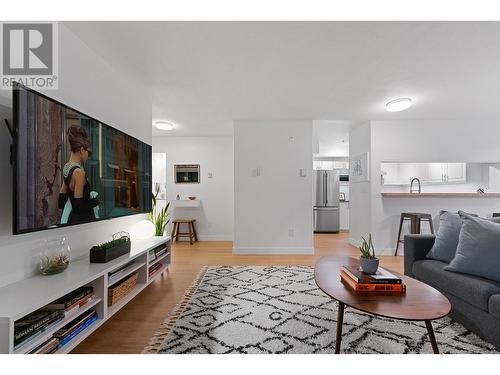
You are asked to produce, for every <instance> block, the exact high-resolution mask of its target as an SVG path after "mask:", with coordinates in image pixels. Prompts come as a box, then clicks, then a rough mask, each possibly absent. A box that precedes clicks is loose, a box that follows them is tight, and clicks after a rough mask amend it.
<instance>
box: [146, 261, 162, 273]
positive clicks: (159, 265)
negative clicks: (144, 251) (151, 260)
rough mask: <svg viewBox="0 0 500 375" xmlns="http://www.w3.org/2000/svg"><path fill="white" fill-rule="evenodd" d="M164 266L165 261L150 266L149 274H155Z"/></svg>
mask: <svg viewBox="0 0 500 375" xmlns="http://www.w3.org/2000/svg"><path fill="white" fill-rule="evenodd" d="M162 267H163V263H161V262H158V263H156V264H153V265H152V266H151V267H149V276H151V275H153V274H155V273H156V272H157V271H158V270H159V269H161V268H162Z"/></svg>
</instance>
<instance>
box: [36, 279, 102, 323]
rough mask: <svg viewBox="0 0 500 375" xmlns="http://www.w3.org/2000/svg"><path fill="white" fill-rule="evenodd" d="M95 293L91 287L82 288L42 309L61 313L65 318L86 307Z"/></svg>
mask: <svg viewBox="0 0 500 375" xmlns="http://www.w3.org/2000/svg"><path fill="white" fill-rule="evenodd" d="M93 291H94V289H93V288H92V287H91V286H82V287H81V288H78V289H75V290H74V291H72V292H71V293H69V294H66V295H65V296H64V297H61V298H59V299H57V300H55V301H54V302H52V303H50V304H48V305H47V306H45V307H43V308H42V309H43V310H48V311H61V312H62V313H63V316H65V317H66V316H68V315H70V314H72V313H74V312H76V311H78V310H79V309H80V308H81V307H82V306H84V305H85V304H86V303H87V302H88V301H89V300H90V299H91V298H92V297H93V294H92V293H93Z"/></svg>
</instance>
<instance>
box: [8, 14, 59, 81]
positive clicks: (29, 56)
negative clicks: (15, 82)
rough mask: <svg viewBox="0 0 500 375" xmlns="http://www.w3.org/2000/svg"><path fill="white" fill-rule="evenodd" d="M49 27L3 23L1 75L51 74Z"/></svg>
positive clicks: (50, 28)
mask: <svg viewBox="0 0 500 375" xmlns="http://www.w3.org/2000/svg"><path fill="white" fill-rule="evenodd" d="M52 26H53V25H52V24H51V23H16V24H14V23H4V24H3V25H2V27H3V29H2V55H3V56H2V67H3V69H2V70H3V71H2V74H4V75H52V74H53V69H52V68H53V31H52Z"/></svg>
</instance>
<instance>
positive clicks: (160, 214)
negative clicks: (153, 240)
mask: <svg viewBox="0 0 500 375" xmlns="http://www.w3.org/2000/svg"><path fill="white" fill-rule="evenodd" d="M159 193H160V186H159V184H158V186H156V189H155V193H154V194H153V198H152V199H153V211H151V212H150V213H149V214H148V219H149V221H151V222H152V223H153V225H154V227H155V233H154V235H155V236H160V237H162V236H163V234H164V233H165V228H166V227H167V224H168V223H169V222H170V220H169V219H168V208H169V207H170V202H167V204H166V206H165V207H163V208H162V209H160V210H158V207H157V203H158V194H159Z"/></svg>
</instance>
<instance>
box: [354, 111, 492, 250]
mask: <svg viewBox="0 0 500 375" xmlns="http://www.w3.org/2000/svg"><path fill="white" fill-rule="evenodd" d="M369 128H370V132H371V172H372V173H371V181H370V185H371V189H370V197H369V202H365V204H367V205H368V206H369V207H371V229H370V232H371V233H372V234H373V236H374V243H375V246H376V247H377V248H378V249H379V250H382V251H390V250H393V249H394V247H395V245H396V237H397V230H398V225H399V217H400V214H401V212H425V213H430V214H432V215H433V217H434V218H435V219H437V215H438V213H439V211H440V210H451V211H457V210H465V211H468V212H473V213H477V214H479V215H481V216H491V214H492V213H493V212H498V211H499V210H500V199H497V198H482V199H480V198H382V197H381V184H380V163H381V162H382V161H412V162H433V161H440V162H454V161H457V162H471V163H481V162H498V161H499V160H500V143H499V142H498V140H499V139H500V121H478V120H447V121H442V120H411V121H410V120H401V121H399V120H394V121H371V123H370V124H369ZM353 135H354V136H356V134H353V133H351V139H350V142H351V148H352V143H353V142H354V141H355V139H353ZM363 139H365V137H364V136H363ZM351 185H353V184H351ZM358 199H362V200H365V199H366V196H365V195H364V194H360V193H357V194H354V195H353V190H351V201H353V202H354V201H355V200H358ZM358 220H362V216H361V214H360V213H359V212H358V213H357V214H354V213H352V215H351V230H353V226H354V227H355V229H354V230H357V228H356V227H361V226H362V227H363V228H364V227H365V224H362V225H361V224H359V223H358ZM435 222H436V220H435ZM423 228H424V231H425V230H427V227H426V226H425V224H424V225H423ZM353 237H354V239H358V240H359V238H358V237H355V236H354V234H353Z"/></svg>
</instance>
